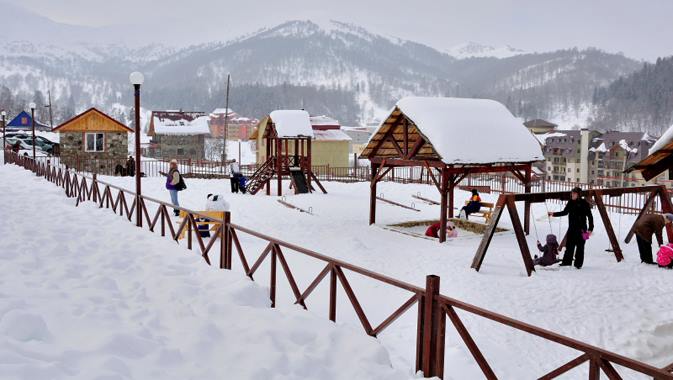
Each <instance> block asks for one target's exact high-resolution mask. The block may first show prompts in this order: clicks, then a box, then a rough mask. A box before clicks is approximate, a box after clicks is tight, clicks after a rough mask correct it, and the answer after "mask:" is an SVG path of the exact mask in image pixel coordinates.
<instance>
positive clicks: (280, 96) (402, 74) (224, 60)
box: [0, 21, 640, 124]
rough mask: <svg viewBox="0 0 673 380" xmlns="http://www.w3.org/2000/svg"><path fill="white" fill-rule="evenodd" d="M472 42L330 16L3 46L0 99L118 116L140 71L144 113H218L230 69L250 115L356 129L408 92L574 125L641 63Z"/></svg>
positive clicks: (235, 96) (238, 101)
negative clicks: (426, 41) (429, 38)
mask: <svg viewBox="0 0 673 380" xmlns="http://www.w3.org/2000/svg"><path fill="white" fill-rule="evenodd" d="M472 45H473V46H472V47H471V48H469V46H464V47H465V49H463V50H462V53H461V54H462V55H459V56H460V57H461V58H460V59H459V58H456V57H453V56H451V55H449V54H447V53H445V52H440V51H438V50H436V49H433V48H431V47H428V46H426V45H423V44H420V43H416V42H412V41H405V40H401V39H398V38H394V37H385V36H381V35H378V34H375V33H371V32H369V31H367V30H366V29H364V28H362V27H359V26H357V25H352V24H347V23H342V22H338V21H330V22H326V23H320V24H317V23H314V22H311V21H290V22H286V23H283V24H281V25H278V26H275V27H273V28H266V29H263V30H260V31H258V32H256V33H252V34H250V35H246V36H242V37H239V38H237V39H234V40H231V41H228V42H214V43H208V44H201V45H195V46H190V47H186V48H169V47H165V46H162V45H158V44H155V45H150V46H143V47H129V46H127V45H125V44H122V43H112V42H110V43H107V44H99V45H93V44H91V43H70V44H66V43H64V44H62V45H61V44H54V43H46V42H30V43H28V42H7V43H5V44H4V45H3V46H0V104H2V107H4V108H9V109H13V108H20V107H22V106H25V103H27V102H28V101H30V100H31V98H34V97H35V96H36V95H35V93H34V92H35V91H36V90H40V91H41V93H42V94H44V93H46V91H47V89H51V92H52V98H53V100H54V103H55V105H56V107H57V108H58V107H61V108H66V111H67V112H66V111H64V112H62V113H63V114H64V115H66V114H70V113H72V112H71V111H72V110H73V109H76V110H82V109H84V108H87V107H90V106H92V105H93V106H97V107H101V108H102V109H104V110H108V111H111V112H113V113H114V116H116V117H118V118H120V119H124V118H126V117H127V116H128V110H127V107H126V106H125V105H130V104H131V103H132V99H131V97H132V90H131V88H130V85H129V84H128V73H130V72H131V71H134V70H140V71H142V72H143V73H145V77H146V83H145V85H144V86H143V105H144V106H146V107H147V108H150V109H151V108H183V109H198V110H202V111H208V110H212V109H214V108H217V107H221V106H223V104H224V84H225V82H226V75H227V73H231V74H232V78H233V90H232V92H231V104H230V105H231V108H233V109H235V110H236V111H237V112H238V113H240V114H243V115H248V116H257V117H259V116H262V115H263V114H265V113H268V112H270V111H271V110H273V109H276V108H305V109H308V110H310V111H311V112H312V113H315V114H329V115H333V116H334V117H336V118H338V119H339V120H340V121H341V122H342V123H345V124H356V123H362V122H367V121H370V120H372V119H376V118H380V117H381V116H383V115H384V114H385V112H386V111H387V110H388V109H389V108H390V106H391V105H392V104H394V103H395V101H397V100H398V99H399V98H400V97H403V96H406V95H419V96H421V95H425V96H463V97H473V96H474V97H487V98H493V99H496V100H499V101H501V102H503V103H505V104H506V105H507V106H508V107H509V108H510V109H511V110H512V112H514V113H515V114H517V115H518V116H522V117H526V118H529V117H541V118H549V119H554V120H559V119H570V120H578V122H579V123H584V122H585V121H586V118H587V117H588V112H587V111H586V108H587V107H590V106H591V96H592V92H593V89H594V88H595V87H598V86H604V85H607V84H609V83H611V82H612V81H613V80H615V79H617V78H618V77H620V76H621V75H625V74H628V73H630V72H633V71H635V70H637V69H638V68H639V67H640V64H639V63H638V62H636V61H633V60H631V59H628V58H626V57H623V56H621V55H617V54H609V53H605V52H602V51H599V50H595V49H593V50H577V49H570V50H561V51H556V52H550V53H535V54H524V53H523V52H520V51H518V50H516V49H512V48H507V49H505V50H503V49H494V48H489V47H483V46H482V47H481V48H478V47H477V46H476V45H474V44H472ZM514 53H516V55H512V56H507V55H511V54H514ZM466 55H470V56H472V58H463V57H465V56H466ZM487 56H488V57H487ZM493 56H498V57H500V58H495V57H493ZM2 86H4V87H6V89H4V90H3V88H2ZM8 98H12V99H9V100H8ZM38 103H39V102H38ZM7 104H9V106H7Z"/></svg>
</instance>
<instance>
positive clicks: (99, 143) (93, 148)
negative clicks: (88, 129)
mask: <svg viewBox="0 0 673 380" xmlns="http://www.w3.org/2000/svg"><path fill="white" fill-rule="evenodd" d="M85 139H86V141H85V144H84V151H86V152H104V151H105V133H87V134H86V135H85Z"/></svg>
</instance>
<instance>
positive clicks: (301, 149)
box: [248, 110, 327, 196]
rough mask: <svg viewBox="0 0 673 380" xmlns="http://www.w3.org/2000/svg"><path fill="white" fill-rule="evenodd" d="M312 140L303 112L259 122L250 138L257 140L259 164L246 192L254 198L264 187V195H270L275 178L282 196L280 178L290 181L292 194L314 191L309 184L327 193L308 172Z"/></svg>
mask: <svg viewBox="0 0 673 380" xmlns="http://www.w3.org/2000/svg"><path fill="white" fill-rule="evenodd" d="M313 137H314V135H313V127H312V126H311V121H310V118H309V114H308V112H306V111H304V110H277V111H273V112H271V114H270V115H269V116H267V117H265V118H264V119H262V121H260V123H259V126H258V127H257V129H256V130H255V132H254V133H253V135H252V139H256V140H257V141H258V145H257V154H258V155H259V157H258V162H262V164H261V166H260V167H259V168H258V169H257V170H256V171H255V173H254V174H253V175H252V176H251V177H250V180H249V182H248V191H249V193H250V194H253V195H254V194H256V193H257V192H258V191H259V190H260V189H261V188H262V187H264V186H266V194H267V195H271V179H272V178H273V177H274V176H275V177H276V178H277V180H278V183H277V185H278V191H277V195H279V196H280V195H282V193H283V187H282V181H283V176H287V177H289V178H290V181H291V183H292V186H293V188H294V192H295V194H297V193H307V192H311V191H313V190H314V189H313V186H312V184H311V181H314V182H315V183H316V184H317V185H318V187H320V190H322V192H323V193H327V191H325V188H324V187H323V186H322V184H321V183H320V181H319V180H318V178H317V177H316V176H315V174H313V171H312V170H311V156H312V155H311V140H312V139H313ZM263 152H265V154H263Z"/></svg>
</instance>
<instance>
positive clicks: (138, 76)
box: [129, 71, 145, 227]
mask: <svg viewBox="0 0 673 380" xmlns="http://www.w3.org/2000/svg"><path fill="white" fill-rule="evenodd" d="M129 81H130V82H131V84H132V85H133V88H134V90H135V92H134V95H135V112H134V114H135V115H134V116H135V122H134V124H135V132H136V133H135V136H136V137H135V140H136V141H135V156H136V226H138V227H142V226H143V217H142V215H143V214H142V212H141V211H140V202H141V201H140V195H141V192H140V86H141V85H142V84H143V82H144V81H145V77H144V76H143V74H142V73H139V72H137V71H135V72H132V73H131V75H129Z"/></svg>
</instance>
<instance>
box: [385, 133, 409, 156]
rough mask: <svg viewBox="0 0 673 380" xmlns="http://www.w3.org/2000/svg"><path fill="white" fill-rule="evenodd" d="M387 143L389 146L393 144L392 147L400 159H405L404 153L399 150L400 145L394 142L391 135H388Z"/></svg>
mask: <svg viewBox="0 0 673 380" xmlns="http://www.w3.org/2000/svg"><path fill="white" fill-rule="evenodd" d="M386 139H387V141H390V143H391V144H393V147H394V148H395V150H396V151H397V154H399V155H400V158H405V155H404V152H403V151H402V148H400V145H399V144H398V143H397V141H395V138H394V137H393V136H392V135H389V136H388V137H387V138H386Z"/></svg>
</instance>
